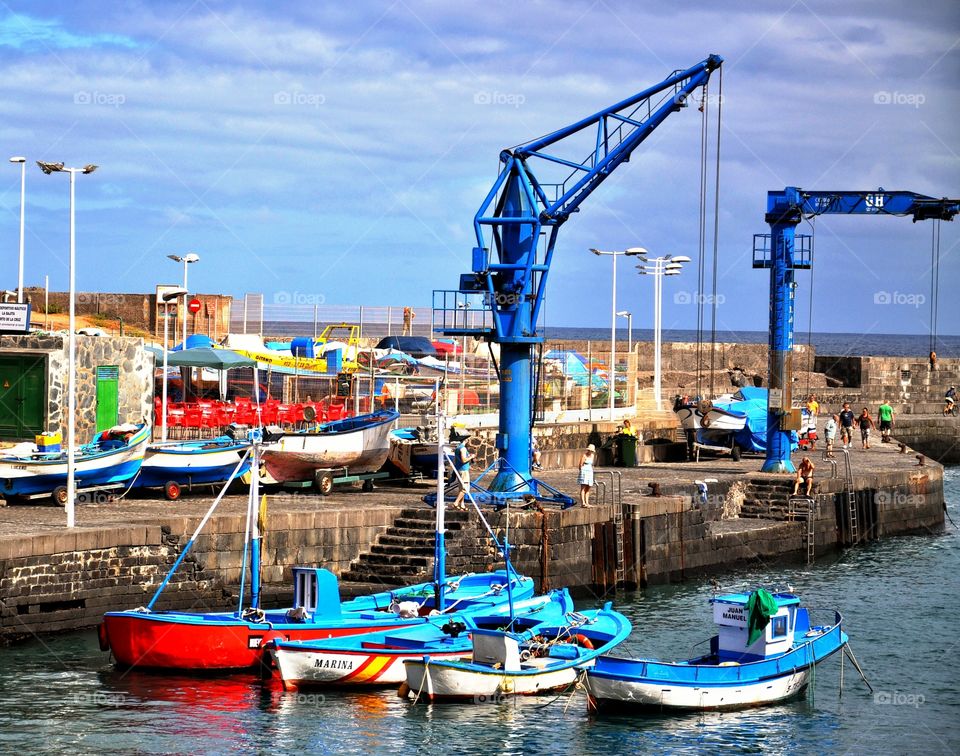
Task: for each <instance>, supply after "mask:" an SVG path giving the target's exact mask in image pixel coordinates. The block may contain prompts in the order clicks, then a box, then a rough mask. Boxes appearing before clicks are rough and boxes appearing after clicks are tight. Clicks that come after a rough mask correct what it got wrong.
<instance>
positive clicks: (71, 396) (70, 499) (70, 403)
mask: <svg viewBox="0 0 960 756" xmlns="http://www.w3.org/2000/svg"><path fill="white" fill-rule="evenodd" d="M69 173H70V334H69V338H68V340H67V341H68V347H67V507H66V509H67V527H68V528H72V527H75V526H76V516H75V514H76V513H75V511H74V504H75V502H74V500H75V498H76V494H77V486H76V480H75V474H76V460H75V451H76V445H75V441H76V421H75V419H74V414H75V412H76V409H77V396H76V394H77V386H76V382H77V310H76V303H75V302H74V300H75V299H76V297H75V293H76V264H75V263H76V252H77V249H76V245H77V234H76V218H75V214H76V211H75V205H74V197H75V191H74V187H75V185H76V176H77V174H76V171H74V170H70V171H69Z"/></svg>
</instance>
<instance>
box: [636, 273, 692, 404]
mask: <svg viewBox="0 0 960 756" xmlns="http://www.w3.org/2000/svg"><path fill="white" fill-rule="evenodd" d="M688 262H690V258H689V257H687V256H686V255H677V256H676V257H673V256H671V255H664V256H662V257H653V258H649V259H647V260H645V261H644V262H643V264H642V265H638V266H637V270H638V271H640V275H642V276H653V397H654V399H655V400H656V402H657V409H658V410H662V409H663V399H662V396H661V392H660V383H661V380H660V352H661V332H662V318H661V309H662V307H661V305H662V300H663V277H664V276H678V275H680V271H681V270H682V269H683V263H688Z"/></svg>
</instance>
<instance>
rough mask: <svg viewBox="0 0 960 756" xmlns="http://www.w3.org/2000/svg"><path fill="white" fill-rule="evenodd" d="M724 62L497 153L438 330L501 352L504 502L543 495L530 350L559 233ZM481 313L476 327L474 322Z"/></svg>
mask: <svg viewBox="0 0 960 756" xmlns="http://www.w3.org/2000/svg"><path fill="white" fill-rule="evenodd" d="M722 62H723V59H722V58H721V57H720V56H718V55H711V56H709V57H708V58H707V59H706V60H703V61H701V62H700V63H698V64H696V65H695V66H692V67H691V68H688V69H686V70H682V71H674V72H673V73H671V74H670V75H669V76H668V77H667V78H666V79H664V80H663V81H661V82H660V83H659V84H656V85H654V86H652V87H649V88H648V89H645V90H643V91H642V92H638V93H637V94H635V95H633V96H632V97H629V98H627V99H625V100H622V101H620V102H618V103H615V104H613V105H611V106H610V107H608V108H605V109H604V110H601V111H599V112H597V113H594V114H593V115H591V116H588V117H587V118H584V119H582V120H580V121H577V122H576V123H573V124H571V125H569V126H566V127H564V128H562V129H558V130H557V131H554V132H552V133H550V134H548V135H546V136H544V137H541V138H539V139H535V140H533V141H530V142H526V143H523V144H520V145H516V146H514V147H512V148H509V149H505V150H503V151H502V152H501V153H500V162H501V168H500V172H499V174H498V176H497V179H496V181H495V182H494V184H493V187H492V188H491V189H490V191H489V192H488V193H487V196H486V197H485V198H484V200H483V203H482V204H481V206H480V209H479V210H478V211H477V214H476V216H475V217H474V231H475V233H476V238H477V246H476V247H474V249H473V259H472V266H471V272H470V273H468V274H465V275H462V276H461V277H460V286H459V288H458V289H457V290H455V291H437V292H434V312H435V322H437V320H438V319H439V322H440V326H441V328H442V330H443V332H444V333H445V334H447V335H454V336H456V335H469V336H479V337H482V338H484V339H486V340H488V341H489V342H491V343H495V344H499V345H500V364H499V370H498V374H499V379H500V426H499V433H498V435H497V444H496V445H497V449H498V452H499V459H498V468H497V473H496V476H495V478H494V480H493V482H492V484H491V485H490V492H491V493H493V494H498V495H499V496H500V498H514V497H519V496H522V495H524V494H528V493H532V494H533V495H535V496H539V489H538V482H537V481H535V480H532V479H531V478H530V423H531V417H532V412H531V407H532V406H533V405H532V402H533V396H532V389H533V386H532V380H531V375H532V361H531V351H532V347H533V345H535V344H537V343H541V342H542V341H543V338H542V336H541V335H540V334H539V333H538V332H537V323H538V322H539V320H540V315H541V307H542V305H543V301H544V293H545V290H546V283H547V277H548V274H549V272H550V267H551V265H552V263H553V252H554V249H555V246H556V242H557V232H558V231H559V229H560V227H561V226H562V225H563V224H564V223H565V222H566V220H567V219H568V218H569V217H570V215H571V214H572V213H574V212H577V210H578V209H579V207H580V205H581V204H582V203H583V202H584V201H585V200H586V199H587V197H589V196H590V194H591V193H593V191H594V190H595V189H596V188H597V187H598V186H599V185H600V184H601V183H603V181H604V180H605V179H606V178H607V177H608V176H609V175H610V174H611V173H613V171H615V170H616V169H617V168H618V167H619V166H620V165H622V164H623V163H624V162H626V161H627V160H629V159H630V155H631V154H632V153H633V151H634V150H635V149H636V148H637V147H638V146H639V145H640V144H642V143H643V141H644V140H645V139H646V138H647V137H648V136H650V134H652V133H653V131H654V130H655V129H656V128H657V127H658V126H660V124H662V123H663V122H664V121H665V120H666V118H667V117H668V116H669V115H670V114H671V113H675V112H677V111H679V110H680V109H682V108H683V107H685V106H686V104H687V100H688V98H689V97H690V95H691V94H693V93H694V92H695V91H696V90H697V89H699V88H701V87H706V85H707V83H708V81H709V78H710V75H711V73H712V72H713V71H714V70H716V69H717V68H719V67H720V65H721V63H722ZM584 142H587V143H588V145H589V152H588V153H587V155H586V157H582V155H583V150H584V147H585V145H584ZM567 153H572V154H567ZM534 168H536V169H537V170H536V171H535V170H534ZM541 236H544V237H546V238H545V240H544V242H542V241H541ZM477 309H479V310H480V311H481V323H480V324H479V325H476V324H475V323H474V322H473V315H472V314H471V312H472V313H476V311H477ZM610 390H613V386H612V385H611V387H610ZM539 485H542V484H539Z"/></svg>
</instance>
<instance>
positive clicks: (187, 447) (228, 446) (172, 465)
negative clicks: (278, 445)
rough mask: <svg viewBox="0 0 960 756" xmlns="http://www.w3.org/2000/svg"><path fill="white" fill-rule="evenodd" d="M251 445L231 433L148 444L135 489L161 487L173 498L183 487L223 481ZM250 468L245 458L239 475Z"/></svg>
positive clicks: (178, 495) (175, 497) (176, 497)
mask: <svg viewBox="0 0 960 756" xmlns="http://www.w3.org/2000/svg"><path fill="white" fill-rule="evenodd" d="M249 448H250V442H249V441H238V440H235V439H232V438H229V437H228V436H223V437H221V438H214V439H200V440H196V441H173V442H169V443H154V444H150V445H149V446H147V451H146V455H145V456H144V458H143V465H142V467H141V468H140V474H139V475H137V479H136V480H135V481H134V484H133V485H134V488H162V489H163V493H164V495H165V496H166V497H167V499H168V500H170V501H175V500H177V499H179V498H180V494H181V492H182V490H183V489H184V488H187V489H189V488H191V487H193V486H195V485H212V484H218V483H224V482H226V481H227V480H228V479H229V478H230V474H231V473H232V472H233V470H234V468H235V467H236V466H237V462H238V460H239V459H240V458H241V457H243V456H244V452H246V451H247V449H249ZM249 469H250V459H249V457H246V459H245V461H244V464H243V465H242V466H241V468H240V472H239V473H238V474H239V475H244V474H246V472H247V471H248V470H249Z"/></svg>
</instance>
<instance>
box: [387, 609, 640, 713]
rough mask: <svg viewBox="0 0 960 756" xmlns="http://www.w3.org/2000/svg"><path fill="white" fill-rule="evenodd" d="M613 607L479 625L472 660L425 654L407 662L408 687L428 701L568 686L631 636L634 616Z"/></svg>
mask: <svg viewBox="0 0 960 756" xmlns="http://www.w3.org/2000/svg"><path fill="white" fill-rule="evenodd" d="M611 606H612V605H611V604H610V603H607V604H606V605H605V606H604V607H603V608H602V609H592V610H588V611H585V612H582V613H581V612H567V613H565V614H564V615H563V617H562V618H560V619H559V621H556V622H547V623H542V624H540V625H538V626H537V627H536V628H535V629H534V630H531V631H527V632H514V631H511V630H506V631H504V630H488V629H482V628H478V629H477V630H475V631H474V632H473V653H472V655H471V658H470V659H467V660H463V661H459V660H450V659H439V658H434V657H432V656H430V655H427V656H424V657H423V658H421V659H409V660H406V661H404V667H405V668H406V683H407V686H408V688H409V690H410V692H411V693H413V694H416V696H417V699H418V700H419V699H421V698H423V699H426V700H427V701H435V700H474V699H475V698H476V697H478V696H483V697H485V699H486V700H497V699H498V698H500V697H502V696H510V695H534V694H538V693H549V692H554V691H561V690H564V689H566V688H567V687H569V686H570V685H571V684H573V683H574V682H576V680H577V678H578V677H579V676H580V674H581V673H582V671H583V670H584V669H585V668H587V667H589V666H590V665H591V664H593V662H594V660H595V659H596V658H597V657H598V656H600V655H601V654H605V653H608V652H610V651H612V650H613V649H614V648H615V647H616V646H617V645H619V644H620V643H622V642H623V641H624V640H626V638H627V636H628V635H630V630H631V625H630V620H628V619H627V618H626V617H624V616H623V615H622V614H620V613H619V612H615V611H613V609H612V608H611Z"/></svg>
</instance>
